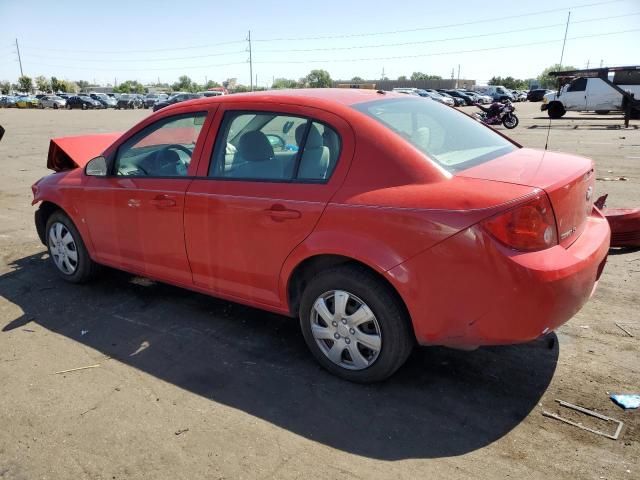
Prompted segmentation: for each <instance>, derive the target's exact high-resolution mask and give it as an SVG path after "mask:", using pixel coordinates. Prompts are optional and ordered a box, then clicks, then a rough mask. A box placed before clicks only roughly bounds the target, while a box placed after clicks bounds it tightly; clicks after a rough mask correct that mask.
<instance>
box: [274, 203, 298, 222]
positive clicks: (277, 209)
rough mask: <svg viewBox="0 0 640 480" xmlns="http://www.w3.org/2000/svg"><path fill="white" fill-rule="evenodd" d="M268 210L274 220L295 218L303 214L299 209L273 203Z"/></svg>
mask: <svg viewBox="0 0 640 480" xmlns="http://www.w3.org/2000/svg"><path fill="white" fill-rule="evenodd" d="M266 212H267V215H269V216H270V217H271V218H273V219H274V220H295V219H297V218H300V217H301V216H302V213H300V212H299V211H298V210H290V209H288V208H285V207H284V206H282V205H273V206H272V207H271V208H269V209H267V210H266Z"/></svg>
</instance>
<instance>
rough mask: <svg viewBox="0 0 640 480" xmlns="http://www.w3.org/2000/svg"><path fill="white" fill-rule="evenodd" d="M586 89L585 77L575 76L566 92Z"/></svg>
mask: <svg viewBox="0 0 640 480" xmlns="http://www.w3.org/2000/svg"><path fill="white" fill-rule="evenodd" d="M586 89H587V79H586V78H576V79H575V80H574V81H573V82H571V85H569V88H568V89H567V92H584V91H585V90H586Z"/></svg>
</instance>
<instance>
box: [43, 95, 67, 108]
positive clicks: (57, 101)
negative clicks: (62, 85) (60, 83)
mask: <svg viewBox="0 0 640 480" xmlns="http://www.w3.org/2000/svg"><path fill="white" fill-rule="evenodd" d="M40 104H41V105H42V107H43V108H53V109H55V110H57V109H58V108H64V107H66V105H67V101H66V100H65V99H64V98H62V97H59V96H58V95H45V96H44V97H42V98H41V99H40Z"/></svg>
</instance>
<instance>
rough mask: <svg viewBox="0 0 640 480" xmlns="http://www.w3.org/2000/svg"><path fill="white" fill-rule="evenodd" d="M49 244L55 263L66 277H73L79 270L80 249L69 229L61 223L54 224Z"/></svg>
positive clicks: (50, 231)
mask: <svg viewBox="0 0 640 480" xmlns="http://www.w3.org/2000/svg"><path fill="white" fill-rule="evenodd" d="M48 243H49V253H50V255H51V258H52V259H53V263H55V265H56V267H58V269H59V270H60V271H61V272H62V273H64V274H65V275H72V274H73V273H74V272H75V271H76V269H77V268H78V248H77V246H76V241H75V240H74V238H73V235H72V234H71V232H70V231H69V229H68V228H67V227H66V226H65V225H64V224H63V223H61V222H55V223H53V224H52V225H51V227H50V228H49V242H48Z"/></svg>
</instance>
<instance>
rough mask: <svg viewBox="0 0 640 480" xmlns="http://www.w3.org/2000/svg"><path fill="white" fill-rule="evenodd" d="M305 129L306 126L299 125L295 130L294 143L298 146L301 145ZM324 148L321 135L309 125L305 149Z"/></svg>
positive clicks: (315, 128)
mask: <svg viewBox="0 0 640 480" xmlns="http://www.w3.org/2000/svg"><path fill="white" fill-rule="evenodd" d="M305 128H307V125H306V124H304V123H303V124H302V125H299V126H298V128H296V143H297V144H298V145H300V144H301V143H302V137H303V135H304V130H305ZM323 146H324V142H323V141H322V135H320V132H319V131H318V128H317V127H316V126H315V125H313V124H311V128H310V129H309V136H308V137H307V143H305V148H321V147H323Z"/></svg>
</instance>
